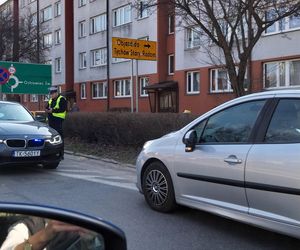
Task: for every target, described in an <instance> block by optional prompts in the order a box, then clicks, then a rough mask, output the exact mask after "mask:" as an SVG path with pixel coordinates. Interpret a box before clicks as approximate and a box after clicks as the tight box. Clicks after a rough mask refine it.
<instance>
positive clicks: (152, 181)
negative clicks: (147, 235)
mask: <svg viewBox="0 0 300 250" xmlns="http://www.w3.org/2000/svg"><path fill="white" fill-rule="evenodd" d="M142 178H143V179H142V180H143V185H142V188H143V193H144V196H145V200H146V202H147V203H148V205H149V206H150V207H151V208H152V209H154V210H156V211H159V212H164V213H167V212H171V211H173V210H174V209H175V208H176V201H175V194H174V188H173V182H172V179H171V176H170V173H169V172H168V170H167V168H166V167H165V166H164V165H163V164H162V163H161V162H158V161H156V162H152V163H150V164H149V165H148V166H147V168H146V170H145V172H144V174H143V177H142Z"/></svg>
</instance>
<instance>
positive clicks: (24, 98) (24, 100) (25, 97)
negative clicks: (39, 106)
mask: <svg viewBox="0 0 300 250" xmlns="http://www.w3.org/2000/svg"><path fill="white" fill-rule="evenodd" d="M27 98H28V95H27V94H24V95H23V102H27V100H28V99H27Z"/></svg>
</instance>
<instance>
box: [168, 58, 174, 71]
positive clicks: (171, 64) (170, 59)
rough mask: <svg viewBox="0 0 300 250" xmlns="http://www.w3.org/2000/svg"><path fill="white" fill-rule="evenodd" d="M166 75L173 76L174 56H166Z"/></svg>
mask: <svg viewBox="0 0 300 250" xmlns="http://www.w3.org/2000/svg"><path fill="white" fill-rule="evenodd" d="M168 74H169V75H173V74H174V54H172V55H168Z"/></svg>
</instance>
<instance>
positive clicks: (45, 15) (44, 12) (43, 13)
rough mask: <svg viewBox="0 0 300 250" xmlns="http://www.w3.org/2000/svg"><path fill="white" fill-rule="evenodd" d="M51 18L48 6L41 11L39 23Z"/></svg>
mask: <svg viewBox="0 0 300 250" xmlns="http://www.w3.org/2000/svg"><path fill="white" fill-rule="evenodd" d="M51 18H52V6H51V5H50V6H48V7H46V8H44V9H42V10H41V22H46V21H48V20H50V19H51Z"/></svg>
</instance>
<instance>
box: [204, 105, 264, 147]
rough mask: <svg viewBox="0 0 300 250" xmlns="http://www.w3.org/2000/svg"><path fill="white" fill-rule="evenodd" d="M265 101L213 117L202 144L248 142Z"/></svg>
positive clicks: (205, 131) (208, 123)
mask: <svg viewBox="0 0 300 250" xmlns="http://www.w3.org/2000/svg"><path fill="white" fill-rule="evenodd" d="M264 104H265V100H259V101H253V102H247V103H243V104H239V105H236V106H234V107H230V108H228V109H225V110H223V111H221V112H219V113H217V114H215V115H212V116H211V117H210V118H209V120H208V122H207V124H206V127H205V129H204V132H203V135H202V137H201V140H200V142H201V143H243V142H247V141H248V138H249V136H250V133H251V130H252V128H253V126H254V124H255V122H256V119H257V117H258V115H259V113H260V111H261V110H262V108H263V106H264Z"/></svg>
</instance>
